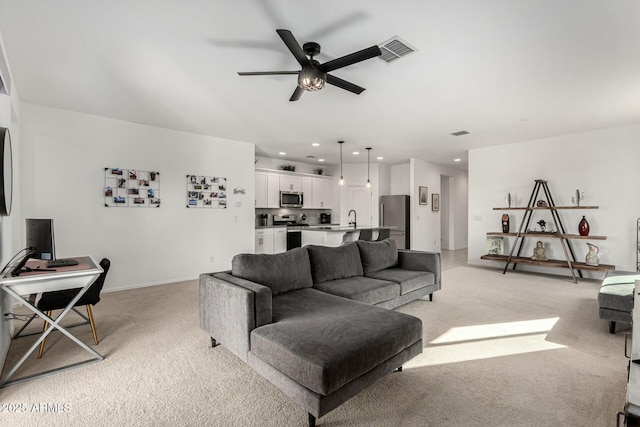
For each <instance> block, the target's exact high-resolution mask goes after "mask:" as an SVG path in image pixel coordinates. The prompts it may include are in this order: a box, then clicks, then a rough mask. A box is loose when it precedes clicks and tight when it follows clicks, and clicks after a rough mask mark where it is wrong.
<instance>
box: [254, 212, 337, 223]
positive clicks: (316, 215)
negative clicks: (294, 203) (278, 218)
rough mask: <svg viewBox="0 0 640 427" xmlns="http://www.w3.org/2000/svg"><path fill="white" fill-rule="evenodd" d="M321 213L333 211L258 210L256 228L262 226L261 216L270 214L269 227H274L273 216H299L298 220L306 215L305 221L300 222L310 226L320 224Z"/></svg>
mask: <svg viewBox="0 0 640 427" xmlns="http://www.w3.org/2000/svg"><path fill="white" fill-rule="evenodd" d="M321 213H329V214H330V213H331V209H304V210H303V209H283V208H280V209H262V208H256V218H255V220H256V226H259V225H261V224H260V215H262V214H268V215H269V218H268V221H267V225H269V226H271V225H273V215H297V216H298V218H301V216H302V215H305V217H306V218H305V219H304V220H302V219H299V222H305V223H307V224H309V225H316V224H320V214H321Z"/></svg>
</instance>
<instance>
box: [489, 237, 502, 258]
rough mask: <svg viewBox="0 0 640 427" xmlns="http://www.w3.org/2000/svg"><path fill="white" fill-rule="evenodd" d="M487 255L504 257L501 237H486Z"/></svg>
mask: <svg viewBox="0 0 640 427" xmlns="http://www.w3.org/2000/svg"><path fill="white" fill-rule="evenodd" d="M487 255H504V238H503V237H502V236H489V237H487Z"/></svg>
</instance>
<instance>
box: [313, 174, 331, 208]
mask: <svg viewBox="0 0 640 427" xmlns="http://www.w3.org/2000/svg"><path fill="white" fill-rule="evenodd" d="M313 207H314V208H316V209H330V208H331V181H329V180H327V179H321V178H314V180H313Z"/></svg>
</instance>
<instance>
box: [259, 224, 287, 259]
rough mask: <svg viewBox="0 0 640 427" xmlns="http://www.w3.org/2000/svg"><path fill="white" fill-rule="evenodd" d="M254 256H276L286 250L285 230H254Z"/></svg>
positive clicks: (282, 228)
mask: <svg viewBox="0 0 640 427" xmlns="http://www.w3.org/2000/svg"><path fill="white" fill-rule="evenodd" d="M255 238H256V247H255V253H256V254H277V253H280V252H286V250H287V229H286V228H284V227H281V228H261V229H258V230H256V235H255Z"/></svg>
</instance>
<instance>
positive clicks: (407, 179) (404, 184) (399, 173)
mask: <svg viewBox="0 0 640 427" xmlns="http://www.w3.org/2000/svg"><path fill="white" fill-rule="evenodd" d="M390 175H391V192H390V193H389V194H392V195H396V194H411V168H410V166H409V163H403V164H400V165H393V166H391V174H390Z"/></svg>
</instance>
